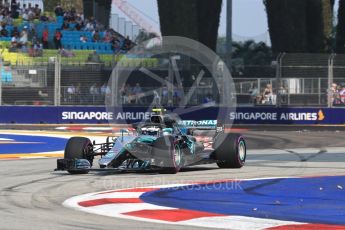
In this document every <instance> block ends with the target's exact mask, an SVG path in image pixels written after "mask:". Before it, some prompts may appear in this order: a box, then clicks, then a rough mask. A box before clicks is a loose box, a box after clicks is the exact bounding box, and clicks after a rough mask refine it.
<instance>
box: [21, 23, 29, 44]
mask: <svg viewBox="0 0 345 230" xmlns="http://www.w3.org/2000/svg"><path fill="white" fill-rule="evenodd" d="M27 29H28V27H27V26H24V29H23V30H22V32H21V34H20V38H19V44H20V46H21V47H23V46H26V44H27V42H28V31H27Z"/></svg>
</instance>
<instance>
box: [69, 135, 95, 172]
mask: <svg viewBox="0 0 345 230" xmlns="http://www.w3.org/2000/svg"><path fill="white" fill-rule="evenodd" d="M90 151H93V146H92V143H91V141H90V139H88V138H85V137H72V138H70V139H69V140H68V142H67V144H66V147H65V154H64V158H65V159H71V160H73V159H74V160H76V159H87V155H88V153H90ZM87 160H89V161H90V159H87ZM91 161H92V160H91ZM90 164H91V165H92V162H90ZM67 171H68V172H69V173H70V174H87V173H88V172H89V170H87V169H73V170H67Z"/></svg>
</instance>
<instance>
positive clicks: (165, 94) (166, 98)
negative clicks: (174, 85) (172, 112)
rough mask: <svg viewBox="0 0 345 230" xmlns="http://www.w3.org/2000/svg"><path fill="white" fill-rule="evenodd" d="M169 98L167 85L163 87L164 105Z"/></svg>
mask: <svg viewBox="0 0 345 230" xmlns="http://www.w3.org/2000/svg"><path fill="white" fill-rule="evenodd" d="M168 99H169V90H168V87H167V86H166V85H164V86H163V87H162V105H167V104H168Z"/></svg>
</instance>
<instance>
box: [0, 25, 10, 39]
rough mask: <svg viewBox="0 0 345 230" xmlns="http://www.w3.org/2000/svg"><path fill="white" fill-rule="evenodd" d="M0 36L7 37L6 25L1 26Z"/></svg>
mask: <svg viewBox="0 0 345 230" xmlns="http://www.w3.org/2000/svg"><path fill="white" fill-rule="evenodd" d="M0 35H1V37H8V31H7V30H6V27H5V26H3V27H2V29H1V31H0Z"/></svg>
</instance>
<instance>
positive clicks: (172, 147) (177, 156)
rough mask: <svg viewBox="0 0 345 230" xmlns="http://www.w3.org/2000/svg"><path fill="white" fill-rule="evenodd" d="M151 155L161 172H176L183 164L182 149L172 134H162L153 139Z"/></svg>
mask: <svg viewBox="0 0 345 230" xmlns="http://www.w3.org/2000/svg"><path fill="white" fill-rule="evenodd" d="M153 157H154V160H155V162H156V163H157V165H156V166H159V167H160V171H159V172H160V173H163V174H176V173H178V172H179V171H180V169H181V168H182V165H183V163H182V162H183V150H182V149H181V146H180V145H179V143H178V142H177V141H176V140H175V139H174V137H173V136H163V137H160V138H158V139H157V140H156V141H155V143H154V145H153Z"/></svg>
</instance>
